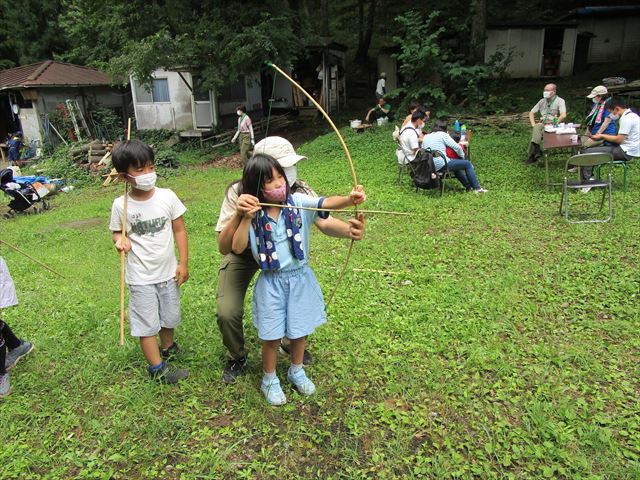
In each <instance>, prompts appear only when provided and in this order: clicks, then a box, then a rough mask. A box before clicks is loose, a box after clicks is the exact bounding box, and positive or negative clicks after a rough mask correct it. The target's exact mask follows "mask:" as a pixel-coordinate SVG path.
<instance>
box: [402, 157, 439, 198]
mask: <svg viewBox="0 0 640 480" xmlns="http://www.w3.org/2000/svg"><path fill="white" fill-rule="evenodd" d="M409 165H410V166H411V177H412V178H413V184H414V185H415V186H416V188H422V189H424V190H432V189H434V188H438V187H439V186H440V179H439V178H438V175H437V173H436V166H435V164H434V163H433V154H432V153H431V151H422V150H421V151H419V152H418V155H416V158H415V159H414V160H413V161H412V162H410V163H409Z"/></svg>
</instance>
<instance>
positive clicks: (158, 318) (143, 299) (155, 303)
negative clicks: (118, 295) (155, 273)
mask: <svg viewBox="0 0 640 480" xmlns="http://www.w3.org/2000/svg"><path fill="white" fill-rule="evenodd" d="M129 323H130V324H131V336H132V337H153V336H155V335H157V334H158V332H159V331H160V329H161V328H176V327H177V326H178V324H179V323H180V290H179V289H178V284H177V283H176V280H175V279H174V278H172V279H171V280H167V281H166V282H161V283H154V284H153V285H129Z"/></svg>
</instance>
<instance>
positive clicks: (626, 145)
mask: <svg viewBox="0 0 640 480" xmlns="http://www.w3.org/2000/svg"><path fill="white" fill-rule="evenodd" d="M605 108H606V109H607V110H608V111H609V118H610V119H611V121H613V122H615V121H616V120H617V121H618V133H617V134H616V135H607V134H604V133H598V134H596V135H589V138H591V139H593V140H604V141H605V142H608V143H609V144H610V145H604V146H602V147H593V148H587V149H586V150H585V153H598V152H605V153H610V154H611V155H613V159H614V160H619V161H625V162H626V161H629V160H631V159H633V158H636V157H640V117H639V116H638V115H637V114H636V113H635V112H633V111H632V110H631V109H630V108H629V106H628V104H627V101H626V100H625V99H623V98H622V97H615V98H612V99H611V100H609V101H608V102H607V105H606V107H605ZM592 170H593V169H592V168H583V169H582V178H583V180H586V179H588V178H590V177H591V173H592ZM583 191H588V187H586V188H584V189H583Z"/></svg>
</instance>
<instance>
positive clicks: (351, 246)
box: [267, 62, 358, 307]
mask: <svg viewBox="0 0 640 480" xmlns="http://www.w3.org/2000/svg"><path fill="white" fill-rule="evenodd" d="M267 65H268V66H270V67H273V69H274V70H276V71H277V72H278V73H280V74H281V75H282V76H283V77H284V78H286V79H287V80H289V81H290V82H291V84H292V85H294V86H295V87H296V88H297V89H298V90H300V92H302V94H303V95H304V96H305V97H307V98H308V99H309V101H310V102H311V103H313V104H314V105H315V107H316V108H317V109H318V110H320V112H322V115H323V116H324V118H326V119H327V121H328V122H329V125H331V128H333V131H334V132H336V135H337V136H338V139H339V140H340V144H341V145H342V148H343V149H344V153H345V154H346V155H347V160H348V161H349V167H350V168H351V177H352V178H353V186H354V188H357V186H358V177H357V176H356V169H355V168H354V166H353V160H352V159H351V153H350V152H349V148H347V144H346V143H345V141H344V138H342V135H341V134H340V130H338V127H336V125H335V123H333V120H331V117H330V116H329V114H328V113H327V112H326V111H325V110H324V108H322V106H320V104H319V103H318V102H316V99H315V98H313V97H312V96H311V95H310V94H309V93H308V92H307V91H306V90H305V89H304V88H302V86H301V85H300V84H299V83H298V82H296V81H295V80H294V79H293V78H291V77H290V76H289V75H288V74H287V73H286V72H284V71H283V70H282V69H281V68H280V67H278V66H277V65H275V64H273V63H271V62H268V63H267ZM355 215H356V217H357V215H358V207H357V206H355ZM354 242H355V241H354V240H353V239H351V243H350V244H349V250H348V251H347V258H346V259H345V262H344V265H343V266H342V269H341V270H340V275H339V276H338V281H337V282H336V285H335V286H334V287H333V291H332V292H331V295H329V300H327V307H328V306H329V304H330V303H331V301H332V300H333V297H334V295H335V294H336V291H337V290H338V286H339V285H340V282H342V278H343V277H344V274H345V272H346V271H347V265H349V260H350V258H351V251H352V250H353V244H354Z"/></svg>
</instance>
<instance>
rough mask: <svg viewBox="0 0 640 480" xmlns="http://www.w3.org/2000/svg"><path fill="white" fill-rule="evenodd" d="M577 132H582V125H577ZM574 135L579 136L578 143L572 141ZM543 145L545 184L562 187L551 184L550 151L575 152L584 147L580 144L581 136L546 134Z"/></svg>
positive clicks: (543, 137)
mask: <svg viewBox="0 0 640 480" xmlns="http://www.w3.org/2000/svg"><path fill="white" fill-rule="evenodd" d="M574 127H575V129H576V132H578V131H579V130H580V125H575V124H574ZM574 135H578V140H577V141H575V142H574V141H572V140H571V137H573V136H574ZM542 140H543V141H542V143H543V147H544V182H545V185H546V186H547V187H550V186H552V185H562V184H561V183H559V182H558V183H550V182H549V151H551V150H562V149H565V148H568V149H572V150H573V151H574V152H575V151H576V150H577V149H578V148H580V147H581V146H582V143H581V142H580V135H579V134H577V133H561V134H559V135H558V134H557V133H555V132H544V134H543V136H542Z"/></svg>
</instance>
